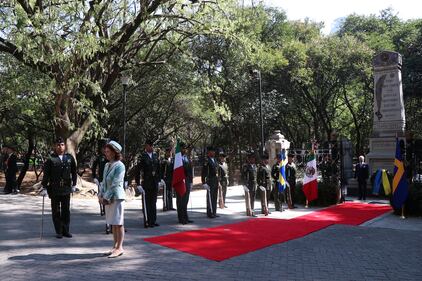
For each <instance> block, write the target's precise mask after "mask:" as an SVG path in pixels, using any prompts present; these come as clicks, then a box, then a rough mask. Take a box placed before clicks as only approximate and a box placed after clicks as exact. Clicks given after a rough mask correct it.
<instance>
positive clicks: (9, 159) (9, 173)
mask: <svg viewBox="0 0 422 281" xmlns="http://www.w3.org/2000/svg"><path fill="white" fill-rule="evenodd" d="M4 147H5V152H6V161H5V168H6V169H5V176H6V186H5V187H4V193H5V194H10V193H12V192H13V193H14V194H16V193H18V185H17V182H16V173H17V171H18V165H17V157H16V154H15V147H14V146H13V145H5V146H4Z"/></svg>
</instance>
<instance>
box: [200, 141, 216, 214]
mask: <svg viewBox="0 0 422 281" xmlns="http://www.w3.org/2000/svg"><path fill="white" fill-rule="evenodd" d="M217 174H218V163H217V160H216V159H215V148H214V147H212V146H209V147H207V158H206V159H205V161H204V164H203V166H202V173H201V180H202V186H203V187H204V188H205V189H206V190H207V216H208V217H209V218H216V217H218V215H217V196H218V177H217Z"/></svg>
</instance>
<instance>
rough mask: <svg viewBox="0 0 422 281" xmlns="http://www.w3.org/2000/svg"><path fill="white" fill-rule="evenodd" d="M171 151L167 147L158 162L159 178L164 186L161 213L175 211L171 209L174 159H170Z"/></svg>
mask: <svg viewBox="0 0 422 281" xmlns="http://www.w3.org/2000/svg"><path fill="white" fill-rule="evenodd" d="M171 151H172V148H171V147H167V149H166V152H165V155H164V158H162V159H161V161H160V173H161V176H160V177H161V179H162V180H163V181H164V183H165V185H166V186H165V189H163V211H170V210H175V209H174V208H173V189H172V186H171V181H172V178H173V168H174V167H173V166H174V159H173V157H172V153H171Z"/></svg>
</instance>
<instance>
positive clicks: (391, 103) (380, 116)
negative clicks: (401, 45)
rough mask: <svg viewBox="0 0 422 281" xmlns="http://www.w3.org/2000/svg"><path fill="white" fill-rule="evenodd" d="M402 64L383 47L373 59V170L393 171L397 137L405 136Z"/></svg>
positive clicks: (371, 157) (371, 140) (402, 137)
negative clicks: (383, 49)
mask: <svg viewBox="0 0 422 281" xmlns="http://www.w3.org/2000/svg"><path fill="white" fill-rule="evenodd" d="M401 65H402V57H401V55H400V54H399V53H396V52H390V51H383V52H381V53H379V54H378V55H376V56H375V57H374V60H373V67H374V112H373V120H374V121H373V128H372V137H371V138H370V139H369V154H368V155H367V160H368V163H369V168H370V172H371V174H372V173H373V172H375V171H376V170H377V169H387V170H389V171H390V172H391V173H392V172H393V168H394V156H395V151H396V137H398V138H399V139H405V137H404V130H405V116H404V102H403V90H402V78H401Z"/></svg>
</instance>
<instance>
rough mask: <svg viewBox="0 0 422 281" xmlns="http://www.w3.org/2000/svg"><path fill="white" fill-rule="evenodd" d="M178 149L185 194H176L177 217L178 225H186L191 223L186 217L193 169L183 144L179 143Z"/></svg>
mask: <svg viewBox="0 0 422 281" xmlns="http://www.w3.org/2000/svg"><path fill="white" fill-rule="evenodd" d="M180 149H181V154H182V163H183V170H184V172H185V187H186V192H185V194H183V196H180V195H179V194H177V201H176V202H177V216H178V218H179V223H181V224H187V223H193V221H192V220H190V219H189V216H188V202H189V194H190V191H191V189H192V183H193V169H192V162H191V160H190V159H189V156H188V149H187V146H186V144H185V143H180Z"/></svg>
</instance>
